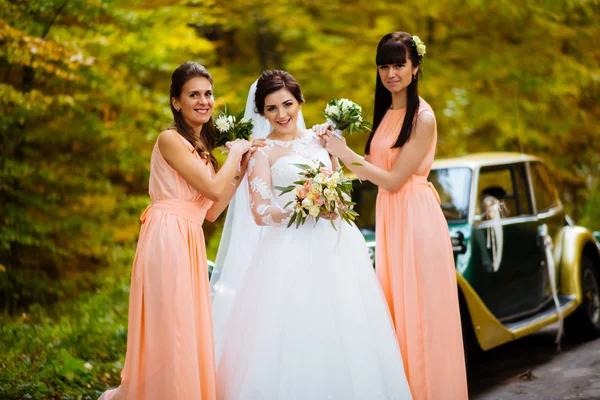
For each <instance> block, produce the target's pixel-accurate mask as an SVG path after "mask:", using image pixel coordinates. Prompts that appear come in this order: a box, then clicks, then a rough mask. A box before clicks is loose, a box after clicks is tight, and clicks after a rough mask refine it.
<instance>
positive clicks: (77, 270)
mask: <svg viewBox="0 0 600 400" xmlns="http://www.w3.org/2000/svg"><path fill="white" fill-rule="evenodd" d="M396 30H404V31H407V32H410V33H412V34H415V35H418V36H419V37H420V38H421V39H422V40H423V41H424V43H425V44H426V45H427V54H426V56H425V58H424V63H423V66H422V70H423V74H424V78H423V80H422V82H421V84H420V89H421V95H422V97H424V98H425V99H426V100H427V101H428V102H429V103H430V104H431V105H432V107H433V109H434V110H435V111H436V116H437V120H438V131H439V143H438V150H437V157H438V158H439V157H452V156H460V155H465V154H469V153H473V152H481V151H523V152H526V153H531V154H534V155H537V156H540V157H542V158H544V159H545V160H546V162H547V164H548V165H549V166H550V168H551V170H552V173H553V175H554V177H555V178H556V183H557V184H558V186H559V189H560V196H561V198H562V200H563V202H564V204H565V205H566V208H567V211H568V213H569V214H570V216H571V217H572V218H573V219H574V221H575V222H576V223H578V224H582V225H585V226H588V227H590V228H592V229H596V230H598V229H600V191H599V189H600V134H599V128H598V123H599V122H600V118H599V117H600V107H599V105H600V101H599V100H600V67H599V66H600V2H599V1H598V0H588V1H586V0H579V1H576V0H537V1H535V2H523V1H518V0H496V1H493V2H491V1H485V0H460V1H459V0H430V1H428V2H426V3H425V2H414V1H412V2H408V1H397V2H384V1H380V0H376V1H369V2H362V1H357V0H346V1H343V0H330V1H316V0H291V1H279V2H277V1H271V0H266V1H258V0H229V1H227V2H223V1H217V0H203V1H197V0H179V1H176V0H80V1H76V0H30V1H26V0H11V1H7V0H0V323H1V324H2V325H1V327H0V335H1V336H0V337H1V338H2V341H1V342H0V397H1V398H59V397H60V396H62V397H60V398H83V399H87V398H96V397H97V396H98V394H99V393H101V392H102V391H103V390H104V389H105V388H106V387H110V386H115V385H117V384H118V382H119V371H120V369H121V367H122V363H123V360H124V355H125V342H126V327H127V295H128V280H129V273H130V265H131V260H132V256H133V254H134V251H135V245H136V240H137V235H138V232H139V227H140V222H139V218H138V217H139V215H140V214H141V213H142V211H143V210H144V208H145V207H146V205H147V204H148V203H149V198H148V194H147V192H148V176H149V161H150V153H151V151H152V147H153V145H154V143H155V140H156V137H157V135H158V133H159V132H160V131H161V130H163V129H165V128H166V127H168V126H169V124H170V122H171V115H170V110H169V98H168V87H169V80H170V75H171V73H172V71H173V70H174V68H176V67H177V66H178V65H179V64H180V63H182V62H184V61H187V60H193V61H197V62H199V63H201V64H203V65H205V66H206V67H207V68H208V70H209V71H210V72H211V73H212V75H213V77H214V80H215V87H214V91H215V96H216V103H217V105H216V109H222V108H223V107H224V106H225V104H229V106H230V108H231V109H232V110H242V109H243V107H244V105H245V101H246V95H247V91H248V88H249V86H250V84H251V83H252V82H253V81H254V80H255V79H256V78H257V77H258V76H259V75H260V73H261V72H262V71H263V70H265V69H274V68H278V69H285V70H287V71H289V72H291V73H292V74H293V75H294V76H295V77H296V78H297V79H298V81H299V82H300V84H301V85H302V89H303V91H304V95H305V98H306V103H305V104H304V106H303V111H304V115H305V119H306V121H307V124H308V125H309V126H310V125H312V124H315V123H320V122H322V121H323V109H324V107H325V104H326V103H327V102H328V101H329V100H330V99H331V98H339V97H346V98H349V99H352V100H354V101H356V102H357V103H359V104H361V105H362V106H363V109H364V110H365V113H366V115H367V116H369V115H372V106H373V104H372V103H373V88H374V80H375V73H376V72H375V71H376V70H375V65H374V58H375V49H376V45H377V43H378V41H379V39H380V38H381V37H382V36H383V35H384V34H386V33H388V32H392V31H396ZM365 139H366V138H365V137H364V136H361V135H356V134H355V135H353V136H351V137H349V139H348V140H349V143H350V144H351V146H352V147H353V148H354V149H355V150H357V151H362V149H363V147H364V143H365ZM217 155H218V154H217ZM223 220H224V218H220V219H219V220H218V221H217V222H216V223H214V224H209V223H207V224H205V233H206V238H207V247H208V255H209V258H211V259H214V257H215V253H216V250H217V247H218V242H219V238H220V231H221V227H222V224H223ZM65 396H66V397H65Z"/></svg>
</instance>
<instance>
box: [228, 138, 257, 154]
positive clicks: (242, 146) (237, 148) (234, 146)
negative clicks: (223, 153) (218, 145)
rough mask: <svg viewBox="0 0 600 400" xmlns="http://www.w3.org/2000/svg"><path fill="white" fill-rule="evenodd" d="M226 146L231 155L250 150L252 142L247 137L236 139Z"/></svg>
mask: <svg viewBox="0 0 600 400" xmlns="http://www.w3.org/2000/svg"><path fill="white" fill-rule="evenodd" d="M225 147H227V150H229V155H232V154H236V155H242V154H244V153H246V152H247V151H248V150H250V148H251V147H252V143H251V142H249V141H247V140H245V139H236V140H234V141H233V142H227V143H226V144H225Z"/></svg>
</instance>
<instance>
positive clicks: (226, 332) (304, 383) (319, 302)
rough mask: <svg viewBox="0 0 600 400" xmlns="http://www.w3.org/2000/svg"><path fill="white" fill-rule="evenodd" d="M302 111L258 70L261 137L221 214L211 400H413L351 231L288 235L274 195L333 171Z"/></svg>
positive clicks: (298, 96) (314, 229) (269, 74)
mask: <svg viewBox="0 0 600 400" xmlns="http://www.w3.org/2000/svg"><path fill="white" fill-rule="evenodd" d="M254 90H255V91H256V93H253V92H254ZM303 101H304V99H303V97H302V93H301V90H300V86H299V85H298V83H297V82H296V80H295V79H294V78H293V77H292V76H291V75H290V74H289V73H287V72H284V71H266V72H264V73H263V74H262V75H261V77H260V78H259V79H258V81H257V82H256V83H255V85H253V87H252V88H251V90H250V94H249V96H248V104H247V107H246V116H251V117H252V118H253V120H254V124H255V131H254V137H255V138H257V137H260V136H264V135H266V134H268V136H266V137H267V140H266V142H267V145H266V146H265V147H264V148H262V149H259V150H258V151H257V152H256V153H255V154H254V156H253V158H252V160H251V161H250V163H249V166H248V178H247V179H248V184H249V197H245V196H248V192H247V193H245V194H243V191H241V190H239V191H238V193H242V194H240V195H239V196H237V197H236V199H234V202H233V203H232V204H231V205H230V211H229V214H228V217H227V220H226V226H225V230H224V235H223V239H222V243H221V247H220V249H219V255H218V257H217V266H216V270H215V272H214V273H213V278H212V281H211V285H212V293H213V315H214V329H215V351H216V358H217V397H218V398H219V399H236V400H247V399H261V400H263V399H281V400H288V399H298V400H300V399H302V400H303V399H315V400H320V399H340V400H341V399H344V400H345V399H402V400H404V399H410V398H411V394H410V391H409V387H408V383H407V380H406V376H405V373H404V367H403V364H402V357H401V355H400V350H399V347H398V343H397V340H396V336H395V334H394V329H393V326H392V321H391V318H390V315H389V311H388V308H387V305H386V303H385V299H384V296H383V293H382V291H381V288H380V286H379V283H378V281H377V278H376V276H375V273H374V271H373V268H372V266H371V261H370V259H369V255H368V251H367V248H366V245H365V242H364V239H363V237H362V235H361V233H360V232H359V230H358V228H357V227H356V226H350V225H348V224H347V223H345V222H342V221H341V219H339V218H338V219H337V220H335V221H334V223H335V225H336V229H333V228H332V226H331V224H330V221H327V220H324V219H320V220H319V222H317V223H316V225H315V224H314V223H313V222H312V221H310V220H307V222H306V223H305V224H304V225H302V226H300V228H298V229H296V228H295V227H290V228H287V222H288V221H289V218H290V214H291V210H287V209H284V208H282V207H281V206H280V204H286V203H287V202H288V201H289V200H290V199H291V197H292V196H293V194H291V193H288V194H286V195H283V196H279V193H278V191H277V190H274V189H273V188H274V187H275V186H288V185H290V184H291V183H292V182H293V181H296V180H298V178H299V177H298V172H299V171H300V169H299V168H298V167H296V166H294V165H293V164H297V163H302V164H306V163H310V162H311V161H321V162H323V163H324V164H325V165H326V166H327V167H328V168H336V167H337V161H335V160H332V158H331V157H330V156H329V154H328V153H327V151H326V150H325V149H324V148H323V146H322V144H321V141H320V140H319V138H318V137H317V136H316V134H315V133H313V132H312V131H309V130H306V129H305V128H304V121H303V119H302V114H301V111H300V110H301V106H302V103H303ZM254 110H257V112H258V114H260V115H257V114H256V112H253V111H254ZM267 121H268V123H267ZM269 132H270V133H269ZM249 215H251V216H252V217H253V219H254V221H252V220H250V218H248V216H249ZM256 225H259V226H261V227H262V228H257V227H256Z"/></svg>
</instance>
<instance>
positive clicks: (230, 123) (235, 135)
mask: <svg viewBox="0 0 600 400" xmlns="http://www.w3.org/2000/svg"><path fill="white" fill-rule="evenodd" d="M215 127H216V128H217V133H218V134H217V137H216V139H215V147H223V146H225V144H226V143H227V142H232V141H234V140H236V139H245V140H250V136H251V135H252V127H253V123H252V120H251V119H250V120H245V119H244V113H243V112H240V113H239V114H238V115H232V114H230V113H229V107H228V106H225V111H224V112H223V111H219V117H218V118H217V120H216V121H215Z"/></svg>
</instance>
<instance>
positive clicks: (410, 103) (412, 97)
mask: <svg viewBox="0 0 600 400" xmlns="http://www.w3.org/2000/svg"><path fill="white" fill-rule="evenodd" d="M407 58H409V59H410V61H411V62H412V65H413V66H414V67H416V66H419V65H421V61H423V57H422V56H420V55H419V54H418V53H417V48H416V47H415V46H414V44H413V39H412V35H410V34H408V33H406V32H393V33H388V34H387V35H385V36H384V37H383V38H382V39H381V40H380V41H379V44H378V45H377V56H376V58H375V63H376V64H377V66H379V65H390V64H400V65H404V64H406V59H407ZM420 76H421V68H419V70H418V71H417V77H416V78H415V77H414V75H413V79H412V82H411V83H410V84H409V85H408V88H407V89H406V97H407V103H406V114H405V116H404V122H403V123H402V129H400V133H399V134H398V139H396V143H394V145H393V146H392V148H395V147H402V146H404V144H405V143H406V142H408V141H409V140H410V135H411V133H412V131H413V129H414V127H415V126H416V123H417V119H416V118H415V115H416V113H417V111H418V110H419V77H420ZM376 82H377V83H375V107H374V112H373V130H372V131H371V135H370V136H369V139H368V140H367V145H366V147H365V154H369V153H370V151H371V140H373V135H375V131H376V130H377V127H378V126H379V124H380V123H381V120H382V119H383V116H384V115H385V113H386V111H387V110H388V109H389V108H390V106H391V105H392V94H391V93H390V91H389V90H387V89H386V88H385V86H383V82H381V78H380V77H379V71H377V81H376Z"/></svg>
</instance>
